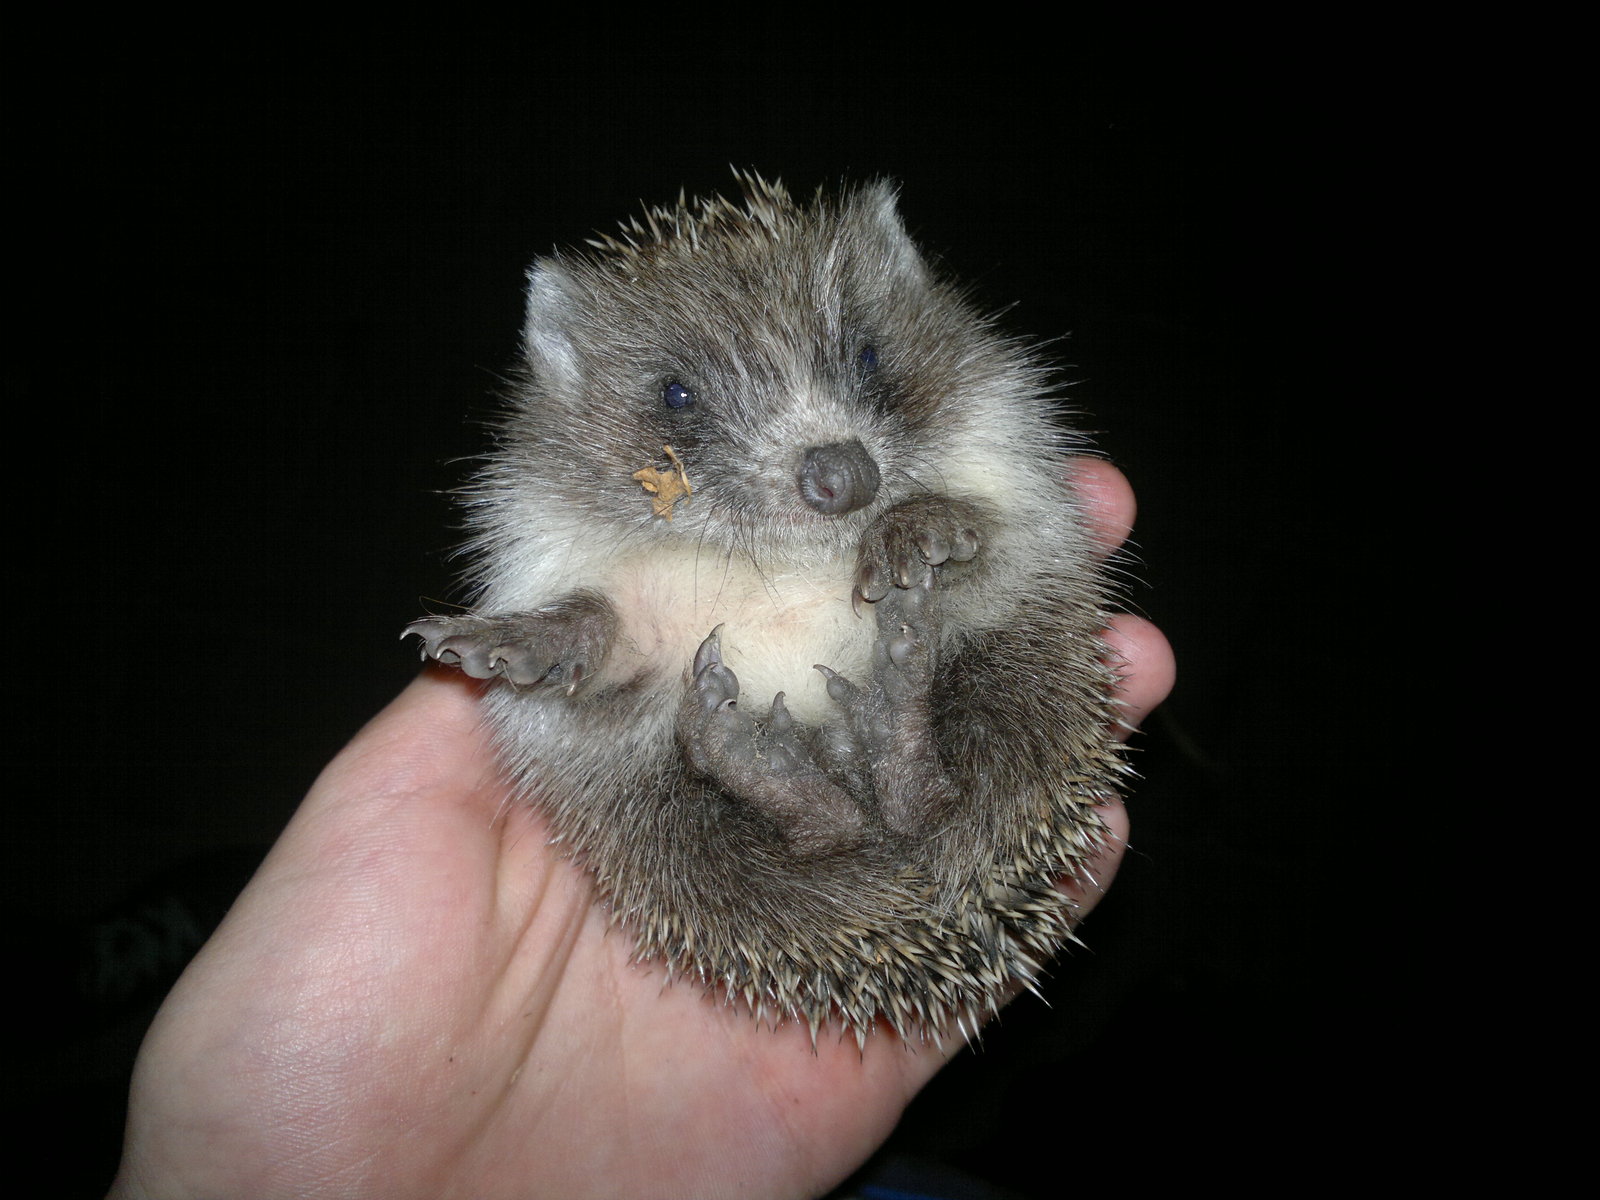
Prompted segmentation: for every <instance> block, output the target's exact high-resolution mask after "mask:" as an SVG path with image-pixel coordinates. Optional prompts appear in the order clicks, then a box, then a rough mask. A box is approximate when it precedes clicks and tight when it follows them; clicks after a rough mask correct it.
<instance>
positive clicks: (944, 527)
mask: <svg viewBox="0 0 1600 1200" xmlns="http://www.w3.org/2000/svg"><path fill="white" fill-rule="evenodd" d="M983 525H984V521H983V516H982V514H981V513H980V512H979V510H978V508H977V507H976V506H975V505H972V504H969V503H967V502H966V501H963V500H955V499H952V498H950V497H948V496H929V497H923V498H920V499H916V500H908V501H906V502H905V503H904V504H898V505H896V506H895V507H894V508H891V509H890V510H889V511H888V512H886V513H884V514H883V516H881V517H879V518H878V519H877V521H875V522H874V523H873V524H872V527H871V528H870V529H868V530H867V533H866V536H865V537H863V538H862V539H861V549H860V552H859V553H858V555H857V559H856V577H855V587H854V589H853V591H852V592H851V597H850V599H851V603H852V604H854V605H855V606H856V610H857V611H858V612H859V611H860V607H861V601H862V600H866V601H868V602H869V603H873V604H875V603H877V602H878V601H880V600H882V599H883V598H884V597H885V596H887V595H888V594H889V593H890V591H891V590H893V589H895V588H916V587H920V586H926V585H927V584H929V583H930V582H931V581H932V579H933V575H934V568H936V567H947V566H949V565H952V564H958V563H967V562H971V561H972V560H973V559H974V558H976V557H977V555H978V550H979V548H980V546H981V545H982V543H983V533H982V530H983Z"/></svg>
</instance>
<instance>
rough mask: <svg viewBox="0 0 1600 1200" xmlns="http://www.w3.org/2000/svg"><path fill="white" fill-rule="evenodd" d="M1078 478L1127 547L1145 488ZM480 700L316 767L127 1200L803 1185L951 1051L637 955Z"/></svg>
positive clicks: (418, 711) (1131, 708) (1147, 686)
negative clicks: (544, 814) (531, 799)
mask: <svg viewBox="0 0 1600 1200" xmlns="http://www.w3.org/2000/svg"><path fill="white" fill-rule="evenodd" d="M1074 469H1075V472H1076V475H1077V478H1078V483H1079V487H1080V489H1081V491H1082V494H1083V495H1085V496H1086V497H1087V498H1088V499H1089V500H1090V502H1091V504H1092V506H1093V510H1094V512H1093V519H1094V521H1095V523H1096V524H1095V528H1096V532H1097V536H1098V538H1099V541H1100V543H1101V545H1102V546H1103V548H1104V549H1105V550H1106V551H1107V552H1109V551H1110V550H1111V549H1113V548H1114V547H1116V546H1117V545H1119V544H1120V543H1121V542H1122V541H1123V539H1124V538H1126V536H1127V533H1128V531H1129V530H1130V529H1131V527H1132V522H1133V511H1134V509H1133V496H1132V492H1131V491H1130V490H1129V488H1128V485H1127V481H1126V480H1125V479H1124V478H1123V477H1122V475H1121V474H1120V473H1118V472H1117V471H1116V470H1115V469H1113V468H1111V467H1110V466H1108V465H1106V464H1104V463H1100V462H1097V461H1093V460H1079V461H1078V462H1077V463H1076V464H1075V467H1074ZM1108 640H1109V642H1110V644H1111V647H1112V650H1113V652H1114V653H1115V654H1116V655H1117V656H1118V659H1119V669H1120V671H1121V672H1122V674H1123V676H1124V685H1123V690H1122V700H1123V702H1124V705H1125V719H1126V722H1127V724H1128V725H1130V726H1135V725H1137V724H1138V722H1139V720H1140V719H1141V718H1142V717H1143V716H1144V714H1145V713H1147V712H1148V711H1149V710H1150V709H1151V708H1154V707H1155V706H1156V705H1157V704H1159V703H1160V702H1161V700H1162V699H1163V698H1164V697H1165V696H1166V694H1167V692H1168V691H1169V690H1170V688H1171V685H1172V680H1173V662H1172V655H1171V651H1170V650H1169V649H1168V647H1167V644H1166V642H1165V640H1164V639H1163V638H1162V637H1161V634H1160V632H1159V631H1158V630H1156V629H1155V628H1154V627H1153V626H1151V625H1150V624H1149V623H1147V622H1144V621H1141V620H1139V619H1137V618H1132V617H1121V618H1118V619H1117V620H1116V622H1115V623H1114V624H1113V626H1112V627H1111V629H1110V630H1109V631H1108ZM478 686H479V685H477V684H475V683H474V682H473V681H471V680H469V679H466V678H465V677H464V676H462V675H460V674H458V673H451V672H448V671H446V670H443V669H439V668H435V669H431V670H429V671H427V672H425V673H424V674H423V675H422V676H421V677H420V678H418V679H417V680H416V682H415V683H413V684H412V685H411V686H410V687H408V688H407V689H406V690H405V691H404V692H402V693H401V694H400V696H399V697H398V698H397V699H396V700H395V701H394V702H393V703H392V704H391V705H390V706H389V707H388V708H387V709H385V710H384V711H383V712H382V713H380V714H379V715H378V716H377V717H376V718H375V719H374V720H373V721H372V722H371V723H370V724H369V725H368V726H367V727H366V728H365V729H364V730H362V731H361V733H359V734H358V735H357V736H356V738H355V739H354V740H353V741H352V742H351V743H350V745H349V746H347V747H346V748H345V749H344V750H343V751H342V752H341V753H340V754H339V756H338V757H337V758H335V759H334V760H333V762H332V763H331V764H329V766H328V767H327V769H326V770H325V771H324V772H323V774H322V776H321V778H320V779H319V780H318V781H317V783H316V784H315V786H314V787H313V788H312V790H311V793H310V794H309V795H308V796H307V797H306V799H305V801H304V803H303V804H302V805H301V807H300V809H299V811H298V812H297V813H296V814H295V816H294V818H293V820H292V821H291V822H290V824H289V826H288V828H287V829H286V830H285V832H284V834H283V836H282V838H280V840H279V841H278V844H277V845H276V846H275V847H274V848H273V850H272V852H271V854H270V855H269V856H268V857H267V860H266V861H265V863H263V864H262V866H261V869H260V870H259V871H258V872H257V874H256V877H255V878H254V879H253V880H252V881H251V883H250V885H249V886H248V887H247V888H246V889H245V891H244V893H243V894H242V895H241V896H240V898H239V900H238V901H237V903H236V904H235V905H234V907H233V909H232V911H231V912H230V913H229V914H228V917H227V919H226V920H225V921H224V922H223V924H222V926H221V927H220V928H219V929H218V930H217V932H216V934H215V935H214V936H213V937H212V939H211V940H210V942H209V943H207V945H206V946H205V948H204V949H203V950H202V951H201V952H200V954H199V956H198V957H197V958H196V959H195V961H194V962H193V963H192V964H191V965H190V967H189V969H188V970H187V971H186V972H185V973H184V975H183V977H182V978H181V979H180V980H179V982H178V984H177V986H176V987H175V988H174V989H173V991H172V994H171V995H170V996H169V997H168V998H167V1001H166V1003H165V1005H164V1006H163V1008H162V1009H161V1012H160V1014H159V1015H158V1016H157V1018H156V1021H155V1024H154V1025H153V1027H152V1028H151V1030H150V1033H149V1036H148V1037H147V1039H146V1041H145V1044H144V1047H143V1049H142V1051H141V1052H140V1056H139V1062H138V1066H137V1068H136V1070H135V1073H134V1081H133V1092H132V1099H131V1109H130V1116H129V1121H128V1131H127V1140H126V1144H125V1147H124V1152H123V1161H122V1167H121V1170H120V1171H119V1173H118V1176H117V1179H116V1182H115V1184H114V1185H113V1187H112V1191H111V1195H112V1196H113V1197H116V1198H119V1200H122V1198H132V1197H162V1198H164V1200H181V1198H183V1197H197V1198H198V1197H218V1196H238V1197H253V1198H258V1200H269V1198H273V1197H296V1198H302V1200H305V1198H317V1197H340V1198H357V1197H375V1198H376V1197H383V1198H385V1200H404V1198H409V1197H417V1198H419V1200H420V1198H424V1197H426V1198H429V1200H433V1198H442V1197H472V1198H475V1200H491V1198H495V1197H507V1198H512V1197H517V1198H520V1197H535V1196H559V1197H574V1198H577V1197H588V1196H594V1197H615V1196H639V1197H680V1196H681V1197H697V1198H703V1200H713V1198H717V1197H739V1198H740V1200H750V1198H755V1197H802V1196H813V1195H818V1194H820V1193H822V1192H825V1191H826V1190H827V1189H828V1188H830V1187H832V1186H833V1185H834V1184H836V1183H837V1182H838V1181H840V1180H841V1179H843V1178H844V1177H845V1176H847V1175H848V1174H849V1173H850V1172H851V1171H852V1170H853V1169H854V1168H855V1167H856V1166H858V1165H859V1164H860V1163H861V1162H862V1161H864V1160H865V1159H866V1157H867V1156H868V1155H869V1154H870V1153H871V1152H872V1150H873V1149H874V1148H876V1147H877V1146H878V1145H879V1144H880V1143H881V1142H882V1141H883V1140H884V1138H886V1137H887V1136H888V1134H889V1132H890V1131H891V1130H892V1129H893V1127H894V1125H895V1122H896V1121H897V1120H898V1119H899V1117H900V1114H901V1112H902V1111H903V1110H904V1108H905V1106H906V1104H907V1103H908V1102H909V1101H910V1100H911V1098H912V1097H913V1096H914V1095H915V1094H916V1092H917V1091H918V1089H919V1088H921V1087H922V1085H923V1084H925V1083H926V1082H927V1081H928V1080H929V1079H930V1078H932V1076H933V1075H934V1073H935V1072H937V1071H938V1069H939V1068H940V1067H941V1066H942V1065H943V1064H944V1062H945V1061H946V1060H947V1058H948V1056H949V1055H951V1054H953V1053H956V1052H957V1051H959V1049H960V1045H959V1043H956V1044H952V1045H950V1046H947V1047H945V1048H944V1049H943V1050H940V1049H938V1048H934V1047H927V1046H923V1047H918V1048H916V1049H912V1048H909V1047H908V1046H906V1045H905V1044H903V1043H902V1042H900V1041H898V1040H896V1039H895V1038H894V1037H893V1036H892V1035H890V1034H887V1033H884V1032H882V1031H875V1032H874V1033H873V1034H872V1035H871V1036H870V1037H869V1038H868V1039H867V1041H866V1045H865V1048H864V1050H863V1049H858V1048H857V1045H856V1042H855V1039H854V1038H852V1037H844V1036H841V1035H840V1033H839V1031H838V1030H827V1029H824V1030H823V1031H822V1032H821V1033H820V1035H819V1036H818V1038H817V1041H816V1046H815V1049H814V1050H813V1047H812V1042H811V1036H810V1033H809V1031H808V1030H807V1029H806V1028H805V1027H804V1026H797V1025H796V1024H794V1023H792V1022H791V1023H786V1024H784V1025H782V1026H780V1027H779V1028H777V1029H776V1030H774V1029H772V1028H771V1027H770V1026H769V1025H758V1024H757V1023H756V1022H755V1021H753V1020H752V1019H751V1017H750V1014H749V1012H748V1010H746V1009H743V1008H741V1007H738V1006H736V1005H728V1004H726V1003H724V1002H723V1001H722V1000H720V999H719V998H717V997H714V996H707V995H706V994H704V993H703V992H702V990H701V989H700V987H699V986H698V985H696V984H692V983H686V982H682V981H680V982H678V983H674V984H671V985H668V984H667V982H666V980H665V976H664V974H663V972H662V971H661V970H660V969H659V968H658V967H655V966H653V965H651V964H634V963H631V962H630V961H629V943H628V939H627V938H626V937H625V936H621V935H620V934H619V933H617V932H615V931H613V932H610V933H609V934H608V931H607V922H606V919H605V917H604V915H603V913H602V912H601V910H600V909H599V908H597V907H596V906H595V905H594V904H593V903H592V895H591V891H590V887H589V884H588V881H587V879H586V878H585V876H584V875H583V874H582V873H581V872H580V871H579V870H577V869H576V868H575V867H573V866H572V864H570V863H569V862H566V861H564V860H562V859H560V858H558V857H557V856H556V854H555V852H554V851H553V850H552V848H551V847H550V846H549V845H548V844H547V835H546V831H545V829H544V828H543V826H542V824H541V821H540V818H539V816H538V814H537V812H536V810H534V809H532V808H530V807H528V806H526V805H513V804H509V803H508V802H507V796H506V791H505V788H504V785H503V784H502V783H501V782H500V780H499V776H498V775H497V772H496V768H495V764H494V760H493V757H492V754H491V751H490V749H489V747H488V745H487V743H486V741H485V739H484V736H483V733H482V731H481V729H480V727H479V724H478V714H477V709H476V707H475V703H474V699H475V696H476V690H477V687H478ZM1105 816H1106V819H1107V821H1108V823H1109V825H1110V827H1111V829H1112V831H1113V838H1112V840H1111V844H1110V845H1109V847H1108V849H1107V851H1106V853H1105V854H1104V855H1103V856H1102V858H1101V860H1100V861H1099V862H1097V863H1096V864H1095V865H1094V870H1093V876H1094V881H1093V882H1092V883H1091V882H1089V881H1088V880H1083V881H1076V882H1072V883H1070V884H1068V885H1067V886H1068V889H1069V890H1070V891H1071V892H1073V893H1074V894H1075V895H1076V897H1077V898H1078V899H1079V900H1080V901H1081V903H1082V904H1083V907H1084V911H1085V912H1087V911H1088V910H1089V909H1091V908H1092V907H1093V906H1094V903H1095V902H1096V901H1097V900H1098V898H1099V896H1100V895H1101V894H1102V893H1103V892H1104V889H1105V887H1106V886H1107V885H1109V883H1110V882H1111V878H1112V876H1113V875H1114V874H1115V873H1116V868H1117V863H1118V862H1119V860H1120V858H1121V855H1122V851H1123V849H1124V847H1125V845H1126V835H1127V819H1126V815H1125V813H1124V811H1123V809H1122V808H1121V806H1120V805H1117V806H1113V807H1110V808H1108V809H1107V810H1106V812H1105ZM1083 936H1084V937H1085V938H1086V939H1087V940H1090V941H1092V940H1093V938H1092V925H1091V927H1090V930H1086V931H1085V932H1084V934H1083ZM1019 1002H1020V1003H1037V1001H1033V1000H1031V999H1030V998H1025V999H1024V1000H1022V1001H1019Z"/></svg>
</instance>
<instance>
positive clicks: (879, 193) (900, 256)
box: [859, 179, 928, 287]
mask: <svg viewBox="0 0 1600 1200" xmlns="http://www.w3.org/2000/svg"><path fill="white" fill-rule="evenodd" d="M899 201H900V192H899V189H898V188H896V187H895V185H894V184H892V183H890V182H889V181H888V180H887V179H880V180H879V181H878V182H877V183H874V184H872V185H871V186H869V187H867V188H864V189H863V190H862V192H861V195H860V201H859V202H860V204H861V210H862V215H863V216H864V217H865V218H866V219H867V224H868V225H869V226H870V227H871V228H872V229H873V230H874V231H875V232H876V233H877V235H878V240H879V241H880V243H881V246H882V249H883V252H884V264H885V265H886V266H887V267H888V269H889V274H890V277H891V278H893V279H894V280H895V281H896V282H897V283H898V284H900V285H901V286H902V287H922V286H925V285H926V284H927V282H928V264H927V263H926V262H924V261H923V258H922V252H921V251H920V250H918V249H917V245H916V243H915V242H913V241H912V240H911V235H910V234H909V233H907V232H906V226H905V222H904V221H902V220H901V219H900V204H899Z"/></svg>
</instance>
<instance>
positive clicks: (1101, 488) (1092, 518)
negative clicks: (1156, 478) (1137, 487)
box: [1069, 458, 1138, 557]
mask: <svg viewBox="0 0 1600 1200" xmlns="http://www.w3.org/2000/svg"><path fill="white" fill-rule="evenodd" d="M1069 469H1070V473H1071V476H1072V485H1073V487H1074V488H1076V489H1077V492H1078V495H1079V496H1081V497H1082V498H1083V500H1084V501H1085V511H1084V519H1085V521H1086V522H1087V523H1088V527H1089V535H1090V537H1091V538H1092V539H1093V541H1094V544H1095V546H1096V548H1097V549H1098V550H1099V552H1100V555H1101V557H1104V556H1106V555H1108V554H1112V553H1114V552H1115V551H1116V549H1117V547H1119V546H1121V545H1122V543H1123V542H1125V541H1127V540H1128V534H1129V533H1131V532H1132V530H1133V519H1134V517H1135V516H1136V515H1137V512H1138V505H1137V503H1136V502H1135V501H1134V498H1133V485H1131V484H1130V483H1129V482H1128V477H1127V476H1126V475H1124V474H1123V473H1122V472H1121V471H1119V470H1117V468H1115V467H1114V466H1112V465H1111V464H1110V463H1108V462H1106V460H1105V459H1103V458H1074V459H1073V460H1072V461H1071V464H1070V468H1069Z"/></svg>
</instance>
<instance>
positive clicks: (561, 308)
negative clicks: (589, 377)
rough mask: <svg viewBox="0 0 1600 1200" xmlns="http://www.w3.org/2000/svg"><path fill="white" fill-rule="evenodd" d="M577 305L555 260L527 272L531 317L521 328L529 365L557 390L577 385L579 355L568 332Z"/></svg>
mask: <svg viewBox="0 0 1600 1200" xmlns="http://www.w3.org/2000/svg"><path fill="white" fill-rule="evenodd" d="M576 309H577V305H576V304H575V303H574V301H573V295H572V281H571V279H570V278H569V277H568V276H567V273H566V272H565V271H563V270H562V269H561V266H560V264H559V263H557V262H556V261H554V260H553V259H540V260H539V261H538V262H536V263H534V264H533V266H532V267H531V268H530V269H529V271H528V317H527V320H526V321H525V322H524V323H523V326H522V338H523V344H524V347H525V349H526V351H527V355H528V365H529V366H530V367H532V368H533V372H534V375H535V377H537V378H538V379H541V380H543V381H545V382H546V384H547V385H549V386H551V387H555V388H575V387H576V386H577V384H578V355H577V352H576V351H575V350H574V349H573V345H572V335H571V334H570V333H569V332H568V327H569V326H570V324H571V322H572V320H573V318H574V315H575V312H576Z"/></svg>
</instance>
